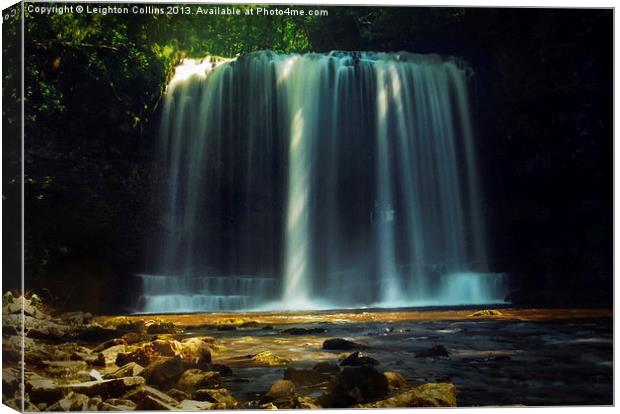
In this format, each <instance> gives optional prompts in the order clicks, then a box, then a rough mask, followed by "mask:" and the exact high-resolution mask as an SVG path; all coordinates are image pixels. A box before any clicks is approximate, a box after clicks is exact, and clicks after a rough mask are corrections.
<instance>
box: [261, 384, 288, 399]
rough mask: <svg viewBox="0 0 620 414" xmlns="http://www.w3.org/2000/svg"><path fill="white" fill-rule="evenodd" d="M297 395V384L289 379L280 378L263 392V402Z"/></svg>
mask: <svg viewBox="0 0 620 414" xmlns="http://www.w3.org/2000/svg"><path fill="white" fill-rule="evenodd" d="M294 395H295V384H294V383H293V382H292V381H289V380H278V381H276V382H274V383H273V384H271V386H270V387H269V389H268V390H267V392H265V394H263V397H262V399H261V402H263V403H266V402H275V401H279V400H282V399H287V398H291V397H293V396H294Z"/></svg>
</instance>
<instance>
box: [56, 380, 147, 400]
mask: <svg viewBox="0 0 620 414" xmlns="http://www.w3.org/2000/svg"><path fill="white" fill-rule="evenodd" d="M144 384H145V381H144V378H142V377H124V378H114V379H106V380H102V381H88V382H83V383H79V384H70V385H68V386H67V388H68V389H69V390H71V391H73V392H76V393H79V394H85V395H88V396H91V397H92V396H95V395H99V396H101V397H104V398H118V397H121V396H123V395H124V394H126V393H127V392H129V391H131V390H132V389H134V388H138V387H141V386H143V385H144Z"/></svg>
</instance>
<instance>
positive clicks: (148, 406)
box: [134, 395, 177, 411]
mask: <svg viewBox="0 0 620 414" xmlns="http://www.w3.org/2000/svg"><path fill="white" fill-rule="evenodd" d="M176 409H177V408H176V407H175V406H174V405H170V404H168V403H167V402H165V401H162V400H160V399H158V398H156V397H153V396H152V395H147V396H146V397H144V398H143V399H142V401H140V403H138V405H136V408H135V409H134V410H135V411H154V410H170V411H174V410H176Z"/></svg>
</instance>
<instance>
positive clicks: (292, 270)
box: [144, 52, 498, 310]
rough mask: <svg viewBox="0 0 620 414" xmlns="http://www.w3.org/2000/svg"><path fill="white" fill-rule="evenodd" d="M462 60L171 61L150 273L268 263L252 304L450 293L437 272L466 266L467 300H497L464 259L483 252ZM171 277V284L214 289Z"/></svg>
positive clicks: (206, 271) (240, 269) (179, 274)
mask: <svg viewBox="0 0 620 414" xmlns="http://www.w3.org/2000/svg"><path fill="white" fill-rule="evenodd" d="M468 73H469V72H468V69H467V68H466V67H464V66H463V65H462V64H460V63H459V62H457V61H456V60H454V59H443V58H440V57H438V56H435V55H428V56H424V55H415V54H410V53H366V52H361V53H346V52H332V53H330V54H306V55H278V54H273V53H270V52H257V53H252V54H248V55H244V56H242V57H240V58H238V59H236V60H217V59H213V58H207V59H205V60H203V61H192V60H188V61H186V62H184V63H183V64H182V65H181V66H179V68H178V69H177V74H176V76H175V77H174V78H173V80H172V82H171V83H170V85H168V89H167V91H166V95H165V97H164V107H163V113H162V124H161V138H160V150H161V152H160V160H161V163H160V168H161V170H160V171H161V180H162V183H163V184H162V192H161V193H162V194H161V199H162V200H164V201H163V202H162V209H161V211H162V214H161V220H160V222H161V223H160V225H161V228H162V235H163V236H162V238H161V245H160V250H159V252H157V253H156V254H155V255H156V256H157V258H158V260H154V262H156V263H158V264H157V265H156V266H155V269H154V270H155V273H157V274H158V275H168V276H167V277H170V278H213V277H216V276H217V277H233V278H234V277H235V276H233V275H235V274H241V273H242V274H246V275H249V276H247V277H249V278H250V280H251V277H252V276H251V275H259V274H260V275H269V277H270V278H272V280H273V281H274V283H276V282H277V286H279V287H278V288H277V290H278V292H277V294H276V293H274V292H271V293H272V294H271V295H266V294H265V293H264V292H263V291H260V292H258V291H257V293H256V295H255V296H256V297H255V298H254V299H252V301H250V302H251V303H252V304H259V303H264V302H267V301H271V300H274V298H275V299H279V300H280V305H279V306H283V307H290V308H303V307H308V306H310V307H313V306H319V305H317V304H320V303H324V302H329V303H331V304H332V306H364V305H370V304H380V305H383V306H399V305H413V304H416V303H425V304H428V303H431V304H432V303H433V300H434V301H436V302H439V301H440V299H442V298H440V297H439V296H440V295H444V296H446V295H447V294H446V292H449V295H448V296H450V297H451V299H450V300H452V301H456V302H458V300H459V298H458V297H454V292H456V290H454V289H451V290H448V291H447V290H446V283H449V282H448V281H449V280H450V277H449V276H450V274H455V275H458V277H457V276H455V279H454V280H455V281H457V282H458V283H457V285H458V286H463V285H464V284H466V283H467V280H469V279H471V280H472V281H471V283H472V284H474V285H475V286H476V288H475V289H473V290H471V289H470V290H469V291H468V292H469V293H468V294H467V295H466V296H467V298H466V299H467V300H468V301H472V300H473V301H476V300H477V301H484V300H485V297H491V296H492V297H493V300H495V299H496V297H497V296H498V290H497V282H496V281H492V282H491V281H490V279H489V278H486V277H484V276H481V275H480V274H479V273H476V271H486V269H485V266H486V261H487V258H486V248H485V243H486V241H485V230H484V223H483V221H484V220H483V211H482V209H481V205H482V204H481V202H480V194H479V191H480V188H479V187H480V185H479V183H478V174H477V171H476V170H477V165H476V160H475V145H474V139H473V134H472V127H471V120H470V110H469V98H468V96H467V82H468V79H467V78H468ZM227 275H228V276H227ZM468 278H469V279H468ZM474 279H475V280H474ZM153 280H154V279H153ZM147 282H148V281H147ZM147 282H144V286H149V284H148V283H147ZM150 283H151V284H150V286H155V285H157V283H159V282H157V283H154V282H153V281H152V280H150ZM244 283H246V282H244ZM181 285H184V286H186V285H187V283H185V282H183V283H181V284H179V286H181ZM204 286H207V285H204ZM231 286H234V284H232V285H231ZM244 286H245V285H244ZM263 286H264V284H263ZM274 286H275V285H274ZM485 286H487V287H486V288H485ZM183 289H185V288H184V287H182V286H181V287H179V288H178V289H177V290H178V292H176V291H175V292H172V293H174V294H175V295H176V296H175V297H176V298H177V299H178V298H179V297H180V298H182V297H183V294H187V295H189V294H190V293H191V294H192V295H194V296H196V295H198V296H200V295H202V296H204V297H207V296H209V295H211V294H213V292H211V291H210V290H209V289H208V286H207V287H205V289H203V290H200V291H194V292H183ZM244 289H245V291H244V292H245V293H246V295H245V296H249V295H248V294H247V292H248V289H247V287H246V288H244ZM485 289H486V290H485ZM461 290H463V291H465V290H464V289H461ZM471 292H474V293H471ZM144 293H145V296H148V297H154V296H158V295H159V296H162V295H164V296H165V295H166V292H159V293H155V292H153V288H152V287H151V291H150V292H144ZM172 293H171V294H172ZM217 293H218V295H220V296H221V295H223V296H226V295H227V294H228V295H229V296H238V292H236V291H234V288H233V287H231V288H230V289H229V290H226V289H224V290H222V289H220V290H219V291H218V292H217ZM485 295H486V296H485ZM457 296H458V295H457ZM158 300H159V301H160V302H161V298H158ZM194 300H196V298H194ZM463 300H465V299H463ZM244 303H245V302H244ZM248 303H249V302H248ZM218 306H219V305H218ZM231 306H232V305H231ZM196 310H203V309H196Z"/></svg>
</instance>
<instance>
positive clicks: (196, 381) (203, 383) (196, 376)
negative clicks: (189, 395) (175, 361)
mask: <svg viewBox="0 0 620 414" xmlns="http://www.w3.org/2000/svg"><path fill="white" fill-rule="evenodd" d="M220 385H221V381H220V374H219V372H215V371H201V370H199V369H188V370H187V371H185V372H184V373H183V374H182V375H181V377H180V378H179V380H178V381H177V384H176V388H177V389H179V390H181V391H186V392H192V391H194V390H197V389H200V388H218V387H219V386H220Z"/></svg>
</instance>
